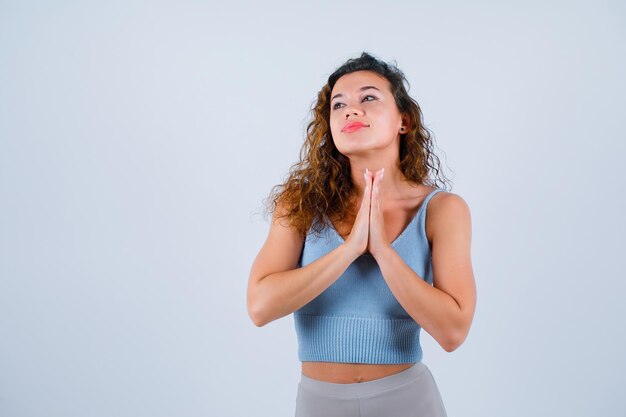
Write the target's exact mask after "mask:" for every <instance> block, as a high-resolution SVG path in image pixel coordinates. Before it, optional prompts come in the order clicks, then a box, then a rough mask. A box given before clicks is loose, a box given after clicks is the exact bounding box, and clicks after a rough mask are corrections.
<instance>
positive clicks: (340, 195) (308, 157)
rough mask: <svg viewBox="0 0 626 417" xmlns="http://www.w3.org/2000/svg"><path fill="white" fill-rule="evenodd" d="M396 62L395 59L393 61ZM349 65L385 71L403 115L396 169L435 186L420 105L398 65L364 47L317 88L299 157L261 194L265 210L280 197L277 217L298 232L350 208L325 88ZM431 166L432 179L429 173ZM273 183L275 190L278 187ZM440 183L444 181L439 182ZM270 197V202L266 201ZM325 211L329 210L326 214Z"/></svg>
mask: <svg viewBox="0 0 626 417" xmlns="http://www.w3.org/2000/svg"><path fill="white" fill-rule="evenodd" d="M394 62H395V61H394ZM354 71H374V72H376V73H378V74H380V75H382V76H383V77H385V78H386V79H387V80H388V81H389V83H390V85H391V92H392V94H393V96H394V98H395V102H396V106H397V107H398V110H399V111H400V113H403V114H404V115H405V116H406V117H407V122H408V126H407V127H408V131H407V132H406V133H404V134H402V135H401V141H400V170H401V171H402V173H403V174H404V177H405V179H406V181H408V182H409V183H414V184H416V185H417V184H427V185H431V186H436V187H438V184H439V181H441V183H442V184H444V185H445V184H446V183H447V181H446V180H445V176H443V178H444V179H440V178H438V177H439V171H440V168H439V158H438V157H437V156H436V155H435V154H434V153H433V151H432V147H433V139H432V138H431V134H430V131H429V130H428V129H427V128H426V127H424V124H423V120H422V111H421V109H420V106H419V105H418V104H417V102H416V101H415V100H414V99H413V98H411V97H410V96H409V94H408V92H407V88H405V86H404V83H406V84H407V86H408V85H409V82H408V81H407V79H406V77H405V76H404V74H403V72H402V71H400V70H399V69H398V67H397V65H392V64H388V63H385V62H383V61H381V60H379V59H377V58H375V57H374V56H372V55H370V54H368V53H367V52H363V53H362V54H361V56H360V57H358V58H352V59H349V60H348V61H346V62H345V63H344V64H343V65H341V66H340V67H339V68H337V69H336V70H335V72H333V73H332V74H331V75H330V76H329V77H328V82H327V83H326V85H324V87H322V89H321V90H320V91H319V93H318V94H317V102H316V103H314V106H313V108H312V109H311V112H312V113H313V117H312V120H311V121H310V122H309V124H308V125H307V129H306V139H305V142H304V144H303V145H302V148H301V150H300V161H299V162H297V163H295V164H293V165H292V166H291V168H290V171H289V172H290V173H289V177H288V179H287V181H286V182H285V183H283V184H279V185H275V186H274V187H272V191H271V192H270V195H269V196H268V198H267V199H266V200H264V201H265V202H264V206H265V211H266V215H267V211H268V210H269V211H270V212H271V213H274V211H275V210H276V208H277V207H278V204H279V203H280V204H281V205H282V207H284V209H283V210H281V211H280V212H278V213H276V217H277V218H283V217H287V218H288V219H289V225H290V226H292V227H295V228H296V229H297V230H298V231H299V232H300V234H301V235H302V236H303V237H306V235H307V232H308V231H309V228H312V230H314V231H315V232H316V233H318V234H319V232H320V231H321V230H322V228H323V227H324V226H328V225H330V221H331V217H332V218H333V221H334V220H335V219H339V221H342V220H343V219H344V218H345V217H346V216H348V215H349V214H353V213H352V212H351V210H352V205H351V198H352V197H354V191H355V187H354V184H353V183H352V179H351V176H350V161H349V159H348V158H347V157H346V156H345V155H343V154H342V153H340V152H339V151H338V150H337V148H336V147H335V144H334V141H333V138H332V134H331V131H330V124H329V123H330V93H331V91H332V89H333V86H334V85H335V83H336V82H337V80H338V79H339V78H340V77H341V76H343V75H345V74H349V73H351V72H354ZM431 171H433V172H434V173H435V180H434V181H433V180H430V179H429V178H428V174H429V173H430V172H431ZM277 188H278V190H277ZM439 188H444V187H439ZM267 201H269V204H268V203H267ZM329 213H330V214H329Z"/></svg>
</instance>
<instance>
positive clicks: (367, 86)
mask: <svg viewBox="0 0 626 417" xmlns="http://www.w3.org/2000/svg"><path fill="white" fill-rule="evenodd" d="M368 88H373V89H374V90H378V91H380V90H379V89H378V88H376V87H374V86H373V85H366V86H365V87H361V88H359V91H364V90H367V89H368ZM337 97H343V94H341V93H339V94H335V95H334V96H333V97H332V98H331V99H330V101H333V100H334V99H336V98H337Z"/></svg>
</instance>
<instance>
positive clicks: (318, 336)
mask: <svg viewBox="0 0 626 417" xmlns="http://www.w3.org/2000/svg"><path fill="white" fill-rule="evenodd" d="M439 191H443V190H442V189H439V188H436V189H434V190H433V191H432V192H430V193H429V194H428V195H427V196H426V198H425V199H424V201H423V203H422V204H421V206H420V208H419V209H418V211H417V213H416V214H415V216H414V217H413V218H412V219H411V221H410V223H409V224H408V226H407V227H406V228H405V229H404V230H403V231H402V233H400V235H399V236H398V237H397V238H396V239H395V240H394V241H393V242H392V243H391V246H392V248H393V249H394V250H395V251H396V252H397V253H398V254H399V255H400V257H401V258H402V259H403V260H404V262H406V264H407V265H409V267H411V269H413V271H415V272H416V273H417V275H419V276H420V277H422V279H424V280H425V281H426V282H428V283H429V284H430V285H432V284H433V278H432V263H431V257H430V246H429V244H428V239H427V238H426V229H425V221H426V206H427V205H428V201H429V200H430V199H431V197H432V196H433V195H435V194H436V193H437V192H439ZM343 242H344V240H343V238H342V237H341V236H340V235H339V233H337V231H336V230H335V229H334V228H333V227H332V226H326V227H324V228H323V229H322V231H321V232H320V236H317V235H313V234H312V233H311V229H309V232H308V233H307V236H306V239H305V242H304V247H303V249H302V254H301V257H300V261H299V263H298V266H299V267H302V266H305V265H308V264H309V263H311V262H313V261H315V260H316V259H318V258H320V257H321V256H324V255H325V254H327V253H329V252H330V251H332V250H334V249H335V248H337V247H338V246H339V245H341V244H342V243H343ZM293 317H294V323H295V329H296V335H297V338H298V360H300V361H317V362H320V361H322V362H343V363H371V364H398V363H412V362H419V361H421V360H422V349H421V346H420V330H421V326H420V325H419V324H418V323H416V322H415V320H413V318H412V317H411V316H410V315H409V314H408V313H407V312H406V310H405V309H404V308H403V307H402V305H400V303H399V302H398V300H397V299H396V298H395V296H394V295H393V293H392V292H391V290H390V289H389V287H388V286H387V283H386V281H385V279H384V277H383V275H382V273H381V271H380V268H379V267H378V264H377V263H376V260H375V259H374V257H373V256H372V255H371V254H370V253H369V252H367V253H364V254H363V255H361V256H359V257H358V258H357V259H356V260H355V261H354V262H352V264H350V266H348V268H347V269H346V271H345V272H344V273H343V274H342V275H341V276H340V277H339V278H338V279H337V280H336V281H335V282H333V284H331V285H330V286H329V287H328V288H327V289H326V290H324V291H323V292H322V293H321V294H319V295H318V296H317V297H316V298H314V299H313V300H311V301H310V302H309V303H308V304H306V305H304V306H302V308H300V309H298V310H296V311H294V313H293Z"/></svg>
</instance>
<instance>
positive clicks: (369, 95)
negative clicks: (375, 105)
mask: <svg viewBox="0 0 626 417" xmlns="http://www.w3.org/2000/svg"><path fill="white" fill-rule="evenodd" d="M368 97H372V98H373V99H374V100H376V96H373V95H371V94H367V95H366V96H363V100H365V99H366V98H368ZM363 100H361V101H363ZM366 101H372V100H366ZM338 104H343V103H341V102H339V101H336V102H335V104H333V110H337V109H338V107H337V105H338Z"/></svg>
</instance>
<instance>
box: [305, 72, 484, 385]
mask: <svg viewBox="0 0 626 417" xmlns="http://www.w3.org/2000/svg"><path fill="white" fill-rule="evenodd" d="M364 86H374V87H376V88H377V89H378V90H376V89H367V90H361V88H362V87H364ZM336 94H341V95H342V96H340V97H337V98H335V95H336ZM372 96H373V97H372ZM331 98H332V100H331V103H330V106H331V113H330V129H331V133H332V136H333V140H334V143H335V146H336V147H337V149H338V150H339V151H340V152H341V153H342V154H344V155H345V156H347V157H348V158H349V160H350V167H351V176H352V180H353V183H354V184H355V187H356V194H355V196H354V200H353V201H354V209H353V212H354V213H356V215H355V216H353V219H352V220H351V221H352V225H350V224H334V227H335V229H336V230H337V232H338V233H339V234H340V235H342V236H344V241H345V245H346V246H349V247H350V248H351V249H352V250H354V253H358V254H362V253H364V252H365V251H368V252H370V253H371V254H372V256H373V257H374V258H375V259H376V262H377V263H378V265H379V267H380V269H381V272H382V274H383V277H384V278H385V280H386V282H387V284H388V286H389V288H390V290H391V291H392V293H393V294H394V296H395V297H396V299H397V300H398V302H399V303H400V304H401V305H402V306H403V307H404V308H405V310H406V311H407V313H409V315H411V317H413V319H415V321H416V322H417V323H420V325H421V326H422V328H423V329H424V330H425V331H427V332H428V333H429V334H430V335H431V336H433V337H434V338H435V339H436V340H437V342H438V343H439V344H440V345H441V346H442V347H444V349H445V350H446V351H448V352H452V351H453V350H455V349H456V348H457V347H458V346H460V345H461V344H462V343H463V341H464V340H465V338H466V336H467V334H468V332H469V328H470V326H471V322H472V319H473V316H474V311H475V305H476V286H475V281H474V275H473V271H472V265H471V256H470V241H471V220H470V213H469V208H468V206H467V204H466V203H465V201H464V200H463V199H462V198H461V197H460V196H458V195H456V194H453V193H448V192H440V193H438V194H436V195H434V196H433V197H432V198H431V200H430V203H429V205H428V208H427V217H426V231H427V238H428V241H429V243H430V245H431V255H432V264H433V286H430V285H429V284H428V283H427V282H425V281H424V280H423V279H422V278H421V277H419V276H418V275H417V274H416V273H415V272H414V271H413V270H412V269H411V268H410V267H409V266H408V265H406V263H405V262H404V261H403V260H402V259H401V258H400V256H399V255H398V254H397V253H396V252H395V250H394V249H393V248H392V247H391V243H390V242H393V241H394V240H395V238H396V237H398V235H399V234H400V233H401V232H402V231H403V230H404V229H405V227H406V225H407V224H408V222H409V221H410V220H411V218H412V216H413V215H414V214H415V213H416V212H417V210H418V209H419V207H420V205H421V203H422V202H423V200H424V197H425V196H426V195H427V194H428V193H429V192H430V191H432V190H433V188H432V187H427V186H425V185H422V184H418V185H417V186H416V185H412V184H410V183H408V182H407V181H406V180H405V178H404V176H403V174H402V171H401V170H400V167H399V162H400V158H399V147H400V140H401V137H400V133H402V131H401V128H402V127H405V131H406V127H407V125H406V123H405V121H406V120H408V119H406V118H405V117H403V115H402V114H401V113H400V112H399V111H398V108H397V106H396V104H395V101H394V98H393V95H392V93H391V91H390V85H389V82H388V81H387V80H386V79H385V78H384V77H382V76H380V75H378V74H377V73H375V72H371V71H356V72H353V73H350V74H346V75H344V76H342V77H341V78H339V80H337V82H336V84H335V86H334V87H333V90H332V92H331ZM350 121H360V122H363V123H365V124H367V125H369V126H368V127H364V128H361V129H359V130H357V131H355V132H351V133H349V132H342V131H341V129H342V128H343V126H344V125H345V124H346V123H347V122H350ZM411 365H413V364H412V363H407V364H349V363H333V362H302V373H303V374H304V375H306V376H308V377H310V378H314V379H318V380H323V381H327V382H334V383H354V382H365V381H370V380H374V379H378V378H382V377H385V376H388V375H392V374H395V373H398V372H401V371H403V370H404V369H407V368H408V367H410V366H411Z"/></svg>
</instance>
